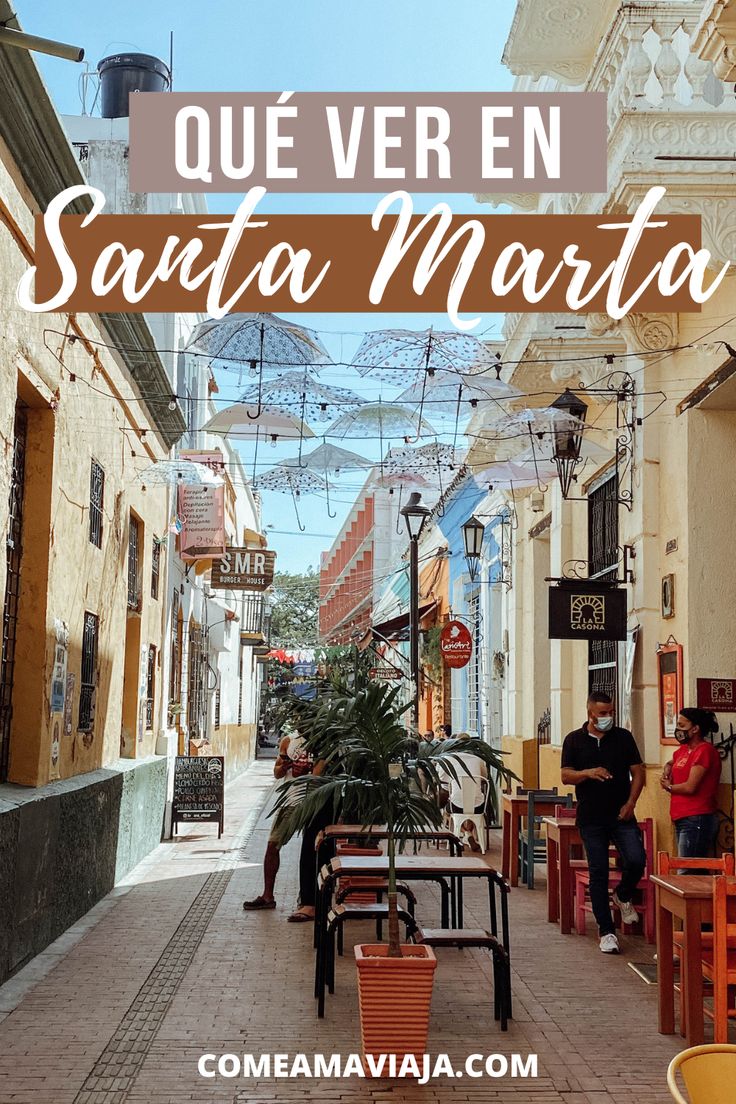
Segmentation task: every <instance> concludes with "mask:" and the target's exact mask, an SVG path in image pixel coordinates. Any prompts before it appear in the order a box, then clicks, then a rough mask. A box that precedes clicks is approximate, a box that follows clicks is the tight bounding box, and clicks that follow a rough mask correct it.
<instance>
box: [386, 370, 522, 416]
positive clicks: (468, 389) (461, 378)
mask: <svg viewBox="0 0 736 1104" xmlns="http://www.w3.org/2000/svg"><path fill="white" fill-rule="evenodd" d="M523 394H524V392H523V391H520V390H519V389H518V387H512V386H511V384H510V383H504V382H503V380H500V379H496V377H495V376H482V375H475V374H470V373H467V372H462V373H460V374H459V375H457V376H452V375H450V374H449V373H448V372H442V373H440V374H439V375H434V376H430V377H429V378H427V379H425V378H424V377H421V378H419V379H416V380H415V381H414V383H412V385H411V386H410V387H407V388H406V390H405V391H402V392H401V394H400V395H399V396H398V399H397V402H404V403H429V404H430V406H431V408H432V414H433V416H435V417H436V416H437V414H438V413H439V414H440V415H443V414H445V415H446V416H447V415H454V414H455V412H456V410H457V409H458V404H459V403H462V406H463V410H464V412H465V413H467V414H470V412H471V409H472V407H474V406H477V404H478V403H479V402H488V401H496V402H502V401H503V400H504V399H518V398H521V396H522V395H523Z"/></svg>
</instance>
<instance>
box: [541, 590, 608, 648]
mask: <svg viewBox="0 0 736 1104" xmlns="http://www.w3.org/2000/svg"><path fill="white" fill-rule="evenodd" d="M549 637H550V640H626V591H625V590H620V589H615V588H613V587H605V586H600V584H596V583H594V582H590V583H588V582H577V581H576V582H570V583H567V582H564V583H562V584H560V585H559V586H553V587H550V590H549Z"/></svg>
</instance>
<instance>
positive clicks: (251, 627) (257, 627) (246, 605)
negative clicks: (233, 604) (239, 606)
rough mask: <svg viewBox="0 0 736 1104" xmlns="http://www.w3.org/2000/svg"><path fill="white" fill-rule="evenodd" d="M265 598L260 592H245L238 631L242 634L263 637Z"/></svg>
mask: <svg viewBox="0 0 736 1104" xmlns="http://www.w3.org/2000/svg"><path fill="white" fill-rule="evenodd" d="M265 612H266V599H265V597H264V596H263V595H262V594H246V595H245V596H244V598H243V612H242V616H241V620H240V632H241V634H242V635H244V636H249V637H261V638H264V636H265V633H264V628H265V623H264V622H265Z"/></svg>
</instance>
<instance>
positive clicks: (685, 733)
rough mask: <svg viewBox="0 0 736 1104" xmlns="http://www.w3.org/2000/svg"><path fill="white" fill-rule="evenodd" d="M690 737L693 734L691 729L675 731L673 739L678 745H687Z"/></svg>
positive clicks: (677, 729)
mask: <svg viewBox="0 0 736 1104" xmlns="http://www.w3.org/2000/svg"><path fill="white" fill-rule="evenodd" d="M692 735H693V732H692V729H691V728H676V729H675V739H676V740H677V742H678V744H689V743H690V740H691V739H692Z"/></svg>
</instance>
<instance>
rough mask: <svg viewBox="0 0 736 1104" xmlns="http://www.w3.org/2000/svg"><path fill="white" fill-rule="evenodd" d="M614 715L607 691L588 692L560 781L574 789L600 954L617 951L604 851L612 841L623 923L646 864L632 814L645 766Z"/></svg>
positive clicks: (566, 747) (632, 912) (630, 915)
mask: <svg viewBox="0 0 736 1104" xmlns="http://www.w3.org/2000/svg"><path fill="white" fill-rule="evenodd" d="M613 713H614V709H613V702H612V701H611V699H610V698H609V697H608V695H607V694H600V693H595V694H591V695H590V697H589V698H588V719H587V721H586V722H585V724H584V725H583V726H582V728H578V729H576V730H575V731H574V732H570V733H569V735H568V736H566V737H565V742H564V744H563V745H562V775H561V777H562V783H563V785H564V786H574V787H575V795H576V797H577V803H578V807H577V825H578V828H579V829H580V835H581V837H582V840H583V843H584V845H585V853H586V855H587V857H588V870H589V871H590V903H591V905H592V906H593V914H594V916H595V918H596V920H597V922H598V928H599V930H600V948H601V950H602V951H603V953H604V954H618V952H619V945H618V940H617V938H616V935H615V926H614V923H613V916H612V914H611V906H610V904H609V900H608V878H609V865H608V849H609V847H610V846H611V844H613V845H614V846H615V848H616V850H617V851H618V853H619V855H620V856H621V866H622V871H621V881H620V882H619V884H618V886H617V887H616V889H615V890H614V893H613V903H614V905H615V906H616V907H617V908H618V909H620V911H621V919H622V920H623V922H624V923H625V924H635V923H636V921H637V920H638V914H637V912H636V909H635V908H634V906H633V905H632V903H631V898H632V897H633V895H634V890H635V889H636V887H637V884H638V882H639V879H640V878H641V876H642V874H643V873H644V867H645V865H646V856H645V854H644V846H643V844H642V839H641V830H640V828H639V825H638V824H637V823H636V817H635V816H634V808H635V806H636V802H637V799H638V797H639V794H640V793H641V791H642V789H643V786H644V781H645V771H644V764H643V763H642V761H641V755H640V754H639V749H638V748H637V746H636V741H635V740H634V737H633V736H632V735H631V733H630V732H629V731H628V729H626V728H618V727H616V725H614V723H613Z"/></svg>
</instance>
